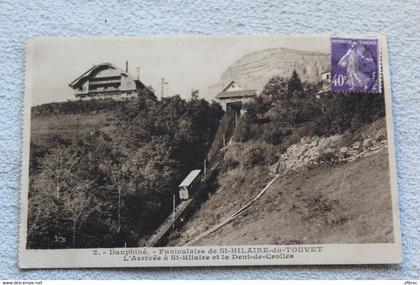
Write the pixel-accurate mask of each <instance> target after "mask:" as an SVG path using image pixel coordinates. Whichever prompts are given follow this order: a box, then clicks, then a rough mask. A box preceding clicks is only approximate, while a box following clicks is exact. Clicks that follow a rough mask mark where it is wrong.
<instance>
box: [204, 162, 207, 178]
mask: <svg viewBox="0 0 420 285" xmlns="http://www.w3.org/2000/svg"><path fill="white" fill-rule="evenodd" d="M203 169H204V171H203V172H204V175H203V176H204V178H205V177H206V173H207V159H204V166H203Z"/></svg>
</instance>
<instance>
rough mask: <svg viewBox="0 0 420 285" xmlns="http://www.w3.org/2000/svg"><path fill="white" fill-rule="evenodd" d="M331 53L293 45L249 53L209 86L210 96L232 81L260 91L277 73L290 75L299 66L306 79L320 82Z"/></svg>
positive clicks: (328, 66)
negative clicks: (306, 49) (302, 48)
mask: <svg viewBox="0 0 420 285" xmlns="http://www.w3.org/2000/svg"><path fill="white" fill-rule="evenodd" d="M329 60H330V57H329V54H327V53H322V52H317V51H304V50H294V49H289V48H283V47H279V48H268V49H262V50H257V51H254V52H251V53H248V54H246V55H244V56H242V57H241V58H239V59H238V60H236V61H235V62H234V63H233V64H231V65H230V66H229V67H228V68H227V69H226V70H225V71H224V72H223V73H222V75H221V76H220V79H219V81H218V82H216V83H215V84H213V85H211V86H209V88H208V89H207V96H206V97H209V98H214V96H216V95H217V94H218V93H219V92H221V91H222V90H223V88H224V87H225V86H226V85H227V84H229V83H230V82H231V81H236V82H237V83H238V84H239V85H240V86H241V87H242V88H244V89H256V90H257V93H260V92H261V91H262V90H263V88H264V86H265V84H266V83H267V81H268V80H269V79H270V78H272V77H273V76H281V77H290V75H291V74H292V72H293V70H296V71H297V72H298V74H299V75H300V77H301V79H302V81H309V82H317V81H319V80H321V74H322V73H323V72H326V71H329V70H330V62H329Z"/></svg>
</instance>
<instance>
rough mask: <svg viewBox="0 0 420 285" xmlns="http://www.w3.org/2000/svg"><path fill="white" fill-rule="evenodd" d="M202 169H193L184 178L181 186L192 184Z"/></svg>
mask: <svg viewBox="0 0 420 285" xmlns="http://www.w3.org/2000/svg"><path fill="white" fill-rule="evenodd" d="M200 172H201V170H200V169H194V170H191V172H190V173H189V174H188V175H187V177H185V178H184V180H182V182H181V184H179V187H188V186H190V184H191V182H193V181H194V180H195V179H196V178H197V176H198V175H199V174H200Z"/></svg>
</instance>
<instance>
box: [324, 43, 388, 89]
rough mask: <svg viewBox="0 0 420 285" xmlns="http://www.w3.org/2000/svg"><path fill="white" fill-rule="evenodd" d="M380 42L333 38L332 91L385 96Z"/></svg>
mask: <svg viewBox="0 0 420 285" xmlns="http://www.w3.org/2000/svg"><path fill="white" fill-rule="evenodd" d="M379 60H380V58H379V44H378V40H377V39H351V38H331V91H333V92H373V93H380V92H381V77H380V72H379V71H380V61H379Z"/></svg>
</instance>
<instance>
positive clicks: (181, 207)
mask: <svg viewBox="0 0 420 285" xmlns="http://www.w3.org/2000/svg"><path fill="white" fill-rule="evenodd" d="M230 120H231V121H230V124H229V127H228V129H227V130H226V132H225V134H224V141H228V142H230V139H231V137H232V135H233V132H234V130H235V127H236V123H235V120H234V119H232V118H230ZM225 151H226V148H225V145H223V147H221V148H220V149H219V151H218V152H217V154H216V155H215V156H214V157H213V158H212V159H211V160H210V161H209V162H208V164H207V170H206V172H205V173H204V174H203V178H202V180H201V181H200V183H199V184H198V185H197V187H196V189H195V191H194V194H193V195H192V196H191V198H189V199H187V200H184V201H182V202H180V203H179V204H178V205H177V206H176V207H175V210H174V212H173V213H172V214H170V215H169V216H168V217H167V218H166V219H165V221H164V222H163V223H162V224H161V225H160V226H159V228H158V229H157V230H156V231H155V232H154V234H153V235H152V236H151V237H150V238H149V239H148V240H147V241H146V243H145V245H144V246H145V247H153V246H156V245H157V244H158V243H159V241H160V240H161V239H162V238H163V237H164V236H165V235H166V233H167V232H168V231H169V230H170V228H171V227H172V226H173V225H174V223H175V222H176V220H177V219H179V217H180V216H181V215H182V213H184V212H185V210H186V209H187V208H188V206H189V205H190V204H191V203H192V202H193V201H194V199H195V198H196V197H197V196H198V195H200V194H202V193H200V190H204V189H205V186H206V185H207V182H208V180H209V179H210V178H211V177H212V175H213V173H214V171H215V170H216V169H217V168H218V167H219V165H220V163H221V162H222V161H223V157H224V153H225Z"/></svg>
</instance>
